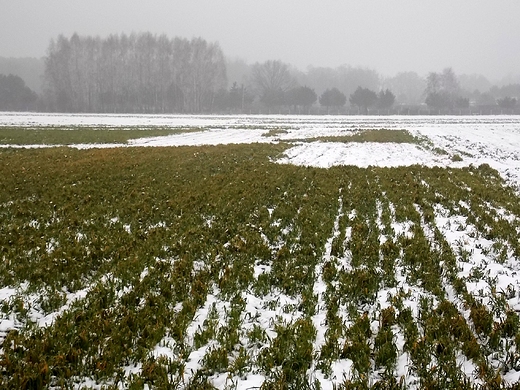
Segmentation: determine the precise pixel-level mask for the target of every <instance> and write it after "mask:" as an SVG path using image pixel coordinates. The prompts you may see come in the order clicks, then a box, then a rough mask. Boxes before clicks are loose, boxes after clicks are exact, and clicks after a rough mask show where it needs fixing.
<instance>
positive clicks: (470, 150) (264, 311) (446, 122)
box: [0, 113, 520, 389]
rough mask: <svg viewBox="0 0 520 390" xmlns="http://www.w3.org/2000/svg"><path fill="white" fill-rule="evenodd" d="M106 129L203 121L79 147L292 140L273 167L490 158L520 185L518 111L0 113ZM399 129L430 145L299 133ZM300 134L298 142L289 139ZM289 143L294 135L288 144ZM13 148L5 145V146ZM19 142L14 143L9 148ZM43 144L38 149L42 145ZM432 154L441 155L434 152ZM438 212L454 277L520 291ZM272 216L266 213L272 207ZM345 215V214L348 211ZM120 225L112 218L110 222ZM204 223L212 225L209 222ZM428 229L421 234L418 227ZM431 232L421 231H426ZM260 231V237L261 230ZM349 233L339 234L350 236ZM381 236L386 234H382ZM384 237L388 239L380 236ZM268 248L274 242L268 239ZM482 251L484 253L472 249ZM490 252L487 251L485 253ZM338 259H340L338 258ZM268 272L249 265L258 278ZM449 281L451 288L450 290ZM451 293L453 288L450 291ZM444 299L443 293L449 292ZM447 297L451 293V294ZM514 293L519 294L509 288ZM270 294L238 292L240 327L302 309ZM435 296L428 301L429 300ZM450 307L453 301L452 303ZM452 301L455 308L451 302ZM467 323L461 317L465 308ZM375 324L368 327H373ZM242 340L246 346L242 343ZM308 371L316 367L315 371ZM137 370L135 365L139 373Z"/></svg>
mask: <svg viewBox="0 0 520 390" xmlns="http://www.w3.org/2000/svg"><path fill="white" fill-rule="evenodd" d="M77 125H83V126H106V127H115V128H127V127H133V126H143V127H153V126H162V127H201V128H203V130H202V129H201V131H200V132H190V133H181V134H176V135H171V136H165V137H154V138H142V139H136V140H132V141H130V142H129V143H128V145H75V147H78V148H91V147H95V148H99V147H113V146H133V147H139V146H141V147H143V146H148V147H157V146H183V145H216V144H230V143H257V142H264V143H265V142H279V141H287V142H292V143H293V146H292V147H290V148H289V149H287V150H286V152H285V155H284V156H283V157H281V158H279V159H278V160H277V162H278V163H285V164H296V165H303V166H316V167H322V168H328V167H331V166H335V165H356V166H360V167H367V166H381V167H396V166H409V165H413V164H420V165H424V166H450V167H462V166H468V165H470V164H473V165H480V164H483V163H487V164H489V165H490V166H491V167H493V168H495V169H496V170H498V171H499V172H500V174H501V175H502V177H503V178H504V179H506V181H507V182H508V183H509V184H512V185H514V186H516V187H517V188H518V189H519V190H520V148H519V147H518V145H520V117H518V116H496V117H491V116H490V117H487V116H486V117H484V116H483V117H480V116H477V117H456V116H453V117H451V116H447V117H404V116H403V117H397V116H392V117H390V116H381V117H363V116H356V117H344V116H318V117H317V116H191V115H184V116H183V115H83V114H82V115H70V114H52V115H51V114H26V113H21V114H19V113H3V114H2V113H0V127H1V126H34V127H45V126H70V127H72V126H77ZM380 128H386V129H405V130H408V131H410V132H411V133H412V134H413V135H416V136H419V137H421V138H425V139H427V140H429V141H430V143H429V144H420V145H416V144H393V143H385V144H383V143H341V142H320V141H316V142H302V141H301V140H302V139H305V138H314V137H320V136H340V135H345V134H348V133H351V132H353V131H358V130H360V129H380ZM273 129H282V130H283V131H284V132H278V133H276V134H273V135H271V136H266V135H268V134H267V133H268V132H269V131H270V130H273ZM295 139H298V140H300V141H294V140H295ZM291 140H293V141H291ZM11 146H12V145H11ZM15 146H16V145H15ZM39 147H41V146H39ZM439 150H442V151H444V153H439ZM455 154H458V155H459V156H460V157H461V158H462V161H452V157H453V155H455ZM339 200H340V202H339V205H340V207H339V209H338V211H337V218H336V221H335V224H334V230H333V232H332V235H331V237H330V239H329V241H328V242H327V245H326V248H325V254H324V260H326V259H327V258H328V257H330V253H331V244H332V239H333V238H334V237H336V236H337V234H338V223H339V219H340V218H342V217H344V215H343V210H342V197H341V194H340V198H339ZM435 211H436V213H435V225H436V226H437V227H438V228H439V229H440V231H441V232H442V233H443V235H444V236H445V237H446V240H447V241H448V243H449V244H450V246H451V247H452V249H453V250H454V252H455V253H459V252H460V253H467V254H468V256H467V258H466V260H465V261H460V262H459V266H460V276H461V277H465V278H466V277H469V276H470V275H471V274H477V273H478V272H479V271H480V272H481V273H485V272H487V274H486V276H487V279H489V280H494V283H495V286H494V287H495V288H496V289H497V290H500V291H505V292H507V291H508V289H513V290H514V291H520V284H519V282H518V278H517V277H516V275H517V272H519V271H520V270H519V269H518V267H517V265H516V261H514V260H515V259H514V258H513V256H511V255H510V254H509V253H508V257H507V259H506V261H505V262H499V261H496V259H495V257H496V253H494V252H493V250H492V248H491V246H492V243H491V242H488V241H487V240H485V239H484V238H482V237H475V235H474V234H473V233H474V230H475V228H474V227H473V226H471V225H469V224H467V222H466V219H465V218H464V217H462V216H457V215H449V214H448V213H447V211H446V210H443V209H441V208H440V207H438V208H437V209H436V210H435ZM269 212H270V214H271V213H272V209H269ZM504 212H505V211H504V210H498V209H497V213H498V214H499V215H501V216H502V218H504V219H511V218H513V219H514V218H515V217H514V216H512V215H506V214H505V213H504ZM349 218H351V217H350V216H349ZM114 222H117V221H114ZM208 223H211V222H208ZM392 227H393V229H394V230H395V232H396V234H404V235H408V234H411V232H410V231H411V225H410V224H409V223H406V222H400V223H398V222H396V221H395V220H394V221H392ZM425 233H426V232H425ZM427 236H428V235H427ZM264 237H265V236H264ZM348 237H349V232H347V233H346V240H348ZM382 238H383V237H382ZM384 239H385V240H386V238H384ZM268 244H269V245H270V246H271V247H272V249H273V250H274V249H276V248H277V243H268ZM479 248H482V249H479ZM486 250H487V251H488V252H489V253H491V255H492V256H487V255H485V254H484V252H485V251H486ZM339 261H340V264H342V265H343V266H344V267H345V268H348V267H350V264H348V256H346V257H345V258H342V259H339ZM343 263H344V264H343ZM264 272H269V269H268V268H265V267H264V268H261V267H260V266H259V267H257V268H255V277H258V276H259V275H260V274H262V273H264ZM315 272H316V275H317V279H316V283H315V286H314V292H315V294H316V295H317V298H318V303H317V308H318V310H317V312H316V315H315V316H314V317H313V318H312V320H313V324H314V326H315V327H316V328H317V329H318V332H317V339H316V347H317V348H318V349H319V348H320V347H321V346H322V345H323V343H324V339H325V332H326V330H327V327H326V326H324V325H323V324H324V312H323V311H320V309H323V306H324V292H325V291H326V285H325V284H324V281H323V278H322V277H321V273H322V269H321V264H320V265H318V266H316V269H315ZM395 272H396V275H395V277H396V280H397V286H398V287H399V288H401V289H402V290H403V291H408V294H409V295H408V298H407V299H406V300H404V302H403V304H404V306H405V307H409V308H411V309H412V313H413V316H414V317H415V318H417V316H418V307H417V302H418V301H419V298H420V297H421V296H428V294H427V293H426V292H425V291H422V290H421V289H419V288H417V287H414V286H411V285H409V284H408V283H407V278H406V276H407V275H406V270H405V269H404V268H403V267H402V266H400V265H399V264H397V266H396V270H395ZM466 286H467V289H468V291H469V292H471V293H472V294H474V295H475V296H476V297H479V298H480V299H481V300H482V302H483V303H484V304H485V305H487V306H488V307H489V306H490V302H489V295H490V292H489V291H490V289H491V286H490V284H489V283H487V282H485V281H484V280H480V281H468V282H467V285H466ZM447 287H450V286H447ZM447 291H448V292H452V289H451V287H450V288H448V289H447ZM84 293H85V292H84V291H82V292H81V294H78V295H77V296H67V300H66V304H65V305H64V306H63V308H62V309H60V311H58V312H56V313H51V314H50V315H47V316H41V317H38V318H36V317H35V318H36V320H38V321H39V324H40V326H48V325H49V324H50V323H52V321H53V320H54V319H55V317H56V316H57V315H59V314H60V313H61V311H62V310H65V309H67V307H68V306H69V305H70V304H72V303H73V302H74V301H75V300H76V299H83V298H84ZM15 294H16V290H15V289H13V288H8V287H5V288H2V289H0V301H1V300H9V299H11V298H12V297H14V296H15ZM388 294H390V295H392V296H395V295H397V288H394V289H387V290H382V291H381V292H380V294H379V295H378V307H374V308H371V311H374V310H379V309H381V308H384V307H386V306H388V305H389V302H388V298H387V296H388ZM448 295H450V294H448ZM451 295H453V294H451ZM515 295H516V294H515ZM268 298H269V299H271V300H274V299H275V298H276V299H278V300H279V304H278V305H277V307H276V308H275V309H268V308H266V307H265V305H264V304H263V303H264V302H262V301H261V300H260V299H259V298H258V297H256V296H255V295H253V294H251V293H247V294H245V295H244V296H243V299H244V301H245V310H246V312H248V313H253V314H254V315H252V316H251V318H250V319H246V318H242V325H243V327H244V332H246V331H248V330H250V329H252V327H253V326H257V327H258V328H259V329H262V330H264V331H265V332H266V333H267V335H268V336H269V338H271V339H274V337H276V334H275V333H274V332H273V330H272V326H271V324H272V322H273V321H274V319H276V318H281V319H284V320H287V321H288V322H290V320H294V319H295V318H297V317H298V316H300V315H301V313H299V312H298V311H296V312H292V313H286V312H284V311H283V310H282V309H283V308H284V307H285V306H290V305H295V304H296V303H297V302H295V301H293V300H292V299H291V298H289V297H285V296H283V295H279V296H277V297H271V296H270V297H268ZM432 299H433V297H432ZM454 303H457V302H454ZM508 304H509V305H510V306H511V307H512V308H514V309H515V310H518V299H516V297H515V299H511V300H510V301H509V302H508ZM456 306H457V307H459V306H460V305H458V304H457V305H456ZM213 307H214V308H215V310H216V311H217V313H219V316H218V317H217V318H218V320H217V323H218V326H222V325H223V324H224V320H225V319H226V318H227V317H226V316H225V315H222V316H221V315H220V314H222V313H224V312H226V310H227V309H229V304H228V303H227V302H223V301H221V300H220V298H219V297H218V294H216V295H212V294H209V295H208V297H207V301H206V303H205V305H204V306H203V307H201V308H199V310H198V311H197V315H196V316H195V318H194V320H193V322H192V323H191V324H190V326H189V327H188V330H187V333H188V335H187V338H188V344H190V345H191V346H193V337H194V335H195V333H196V332H197V331H198V330H199V329H200V328H202V327H203V324H204V320H205V319H207V318H208V313H209V312H210V311H211V310H212V308H213ZM463 314H464V317H465V318H466V319H467V318H468V314H467V313H463ZM339 315H340V316H341V317H342V319H343V320H345V321H346V320H347V319H348V315H347V313H346V312H345V310H340V313H339ZM15 322H16V318H15V317H14V316H11V317H9V318H5V319H3V320H1V321H0V338H1V337H5V332H6V331H8V330H9V329H12V328H14V327H16V324H15ZM375 331H377V329H374V333H375ZM395 343H396V346H397V348H398V350H399V356H398V362H397V366H396V371H395V373H396V376H397V377H400V376H405V375H407V376H408V377H407V384H408V385H409V386H410V388H414V385H415V383H416V382H417V381H418V379H417V377H416V376H415V373H414V372H413V371H412V370H411V368H410V358H409V356H408V354H407V353H403V344H404V338H403V335H402V333H396V334H395ZM171 344H172V339H171V338H170V337H169V336H168V335H166V336H165V338H164V340H162V341H161V342H160V343H159V344H158V345H157V347H156V348H155V349H154V350H153V351H152V352H151V353H152V354H153V355H154V356H155V357H159V356H165V357H167V358H171V357H172V356H173V354H174V352H173V346H172V345H171ZM246 344H247V343H246ZM210 346H211V345H209V344H208V345H205V346H203V347H201V348H198V349H195V348H193V350H192V352H191V354H190V358H189V360H188V364H187V366H186V368H187V371H186V373H187V375H188V376H190V375H193V374H194V373H195V372H196V370H197V369H198V368H199V367H200V362H201V360H202V358H203V356H204V354H205V352H206V350H207V349H208V348H209V347H210ZM457 359H458V360H457V361H458V363H459V365H460V366H461V367H462V368H463V372H464V374H465V375H466V376H467V377H468V378H470V377H471V375H472V372H473V371H474V369H475V367H474V364H473V363H472V362H470V361H468V360H466V359H465V358H464V357H462V356H459V357H458V358H457ZM351 363H352V362H351V361H349V360H343V361H341V360H339V361H336V362H333V365H332V367H331V373H332V375H331V378H329V379H326V378H325V377H324V376H323V375H321V373H320V372H315V375H316V376H317V379H318V380H319V381H320V383H321V385H322V386H323V388H332V386H333V385H334V384H336V382H335V381H334V380H333V379H332V378H336V379H337V380H339V379H341V378H342V375H343V374H345V373H346V372H350V371H351ZM314 368H315V367H313V369H314ZM138 371H139V368H138V367H136V368H135V372H138ZM519 377H520V373H517V372H516V371H514V370H510V371H509V372H507V373H506V374H505V375H504V380H506V381H507V382H509V383H513V382H515V381H517V380H518V379H519ZM213 379H214V382H213V383H214V385H215V386H216V387H217V388H219V389H220V388H222V389H223V388H225V386H226V385H229V383H227V379H228V378H226V376H222V377H215V378H213ZM264 379H265V378H264V377H263V376H262V375H258V374H257V373H251V375H249V376H248V377H247V378H245V379H244V378H242V379H239V378H233V380H236V382H235V384H236V386H237V387H236V388H241V389H245V388H253V387H258V386H260V385H261V384H262V382H263V380H264Z"/></svg>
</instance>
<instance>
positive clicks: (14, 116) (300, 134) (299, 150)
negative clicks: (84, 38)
mask: <svg viewBox="0 0 520 390" xmlns="http://www.w3.org/2000/svg"><path fill="white" fill-rule="evenodd" d="M0 126H24V127H36V128H40V127H49V126H65V127H74V126H99V127H107V128H131V127H140V126H141V127H156V126H157V127H200V128H204V129H205V131H201V132H195V133H184V134H178V135H172V136H166V137H156V138H141V139H136V140H131V141H130V142H129V144H130V145H131V146H181V145H218V144H230V143H254V142H274V141H284V140H291V139H295V138H296V139H302V138H313V137H321V136H340V135H344V134H346V133H351V132H352V131H358V130H362V129H381V128H384V129H405V130H408V131H410V132H411V133H412V134H414V135H418V136H421V137H426V138H427V139H429V140H430V141H431V142H432V143H433V148H432V149H425V148H421V147H419V146H416V145H411V144H374V143H364V144H358V143H353V144H346V143H332V142H329V143H323V142H313V143H299V144H298V145H295V146H294V147H293V148H291V149H289V150H288V151H287V156H286V157H285V158H283V159H281V160H280V162H282V163H290V164H296V165H307V166H316V167H323V168H328V167H330V166H334V165H356V166H361V167H367V166H369V165H372V166H388V167H392V166H408V165H413V164H421V165H425V166H453V167H461V166H467V165H469V164H474V165H479V164H482V163H487V164H489V165H491V166H492V167H493V168H495V169H497V170H498V171H499V172H500V173H501V174H502V175H503V177H504V178H505V179H506V180H508V181H510V182H511V184H513V185H514V184H515V183H518V182H520V148H519V147H518V146H519V145H520V117H519V116H469V117H468V116H353V117H348V116H278V115H272V116H254V115H252V116H213V115H210V116H197V115H137V114H135V115H130V114H120V115H104V114H103V115H102V114H90V115H84V114H25V113H21V114H20V113H0ZM206 129H207V130H206ZM270 129H284V130H286V131H287V132H286V133H281V134H278V135H276V136H275V137H265V136H264V135H265V134H266V133H267V132H268V131H269V130H270ZM12 146H16V145H12ZM111 146H121V145H77V147H79V148H89V147H111ZM125 146H126V145H125ZM4 147H7V145H6V146H4ZM35 147H36V145H35ZM434 148H439V149H442V150H444V151H445V152H446V154H438V153H435V151H434V150H433V149H434ZM455 154H459V155H460V156H461V157H462V159H463V160H462V161H456V162H454V161H452V160H451V157H452V156H453V155H455Z"/></svg>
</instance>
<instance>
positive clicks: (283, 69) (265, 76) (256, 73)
mask: <svg viewBox="0 0 520 390" xmlns="http://www.w3.org/2000/svg"><path fill="white" fill-rule="evenodd" d="M251 73H252V82H253V85H254V86H255V87H256V89H257V91H258V93H259V95H260V96H266V95H268V94H277V93H279V92H281V93H282V94H283V93H285V92H287V91H288V90H289V89H291V88H294V87H296V86H297V83H296V80H295V79H294V77H293V76H292V75H291V72H290V71H289V66H288V65H287V64H285V63H283V62H282V61H272V60H269V61H266V62H264V63H263V64H260V63H256V64H255V65H253V69H252V71H251Z"/></svg>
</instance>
